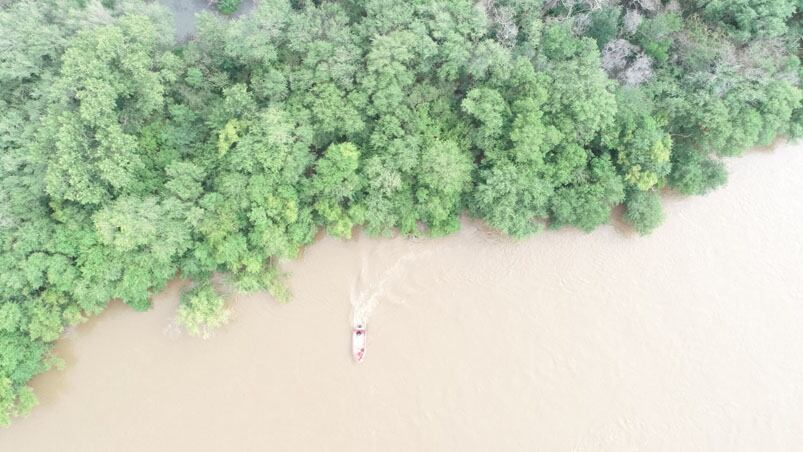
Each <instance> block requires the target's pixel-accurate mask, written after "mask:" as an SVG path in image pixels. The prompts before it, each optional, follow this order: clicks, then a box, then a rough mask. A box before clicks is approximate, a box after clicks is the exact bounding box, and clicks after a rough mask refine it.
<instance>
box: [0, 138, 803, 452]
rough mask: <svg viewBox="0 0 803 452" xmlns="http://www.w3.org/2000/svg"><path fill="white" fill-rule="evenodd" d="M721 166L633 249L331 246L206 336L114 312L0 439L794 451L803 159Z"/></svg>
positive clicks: (170, 302)
mask: <svg viewBox="0 0 803 452" xmlns="http://www.w3.org/2000/svg"><path fill="white" fill-rule="evenodd" d="M728 166H729V168H730V173H731V175H730V182H729V184H728V186H727V187H725V188H723V189H720V190H718V191H716V192H714V193H711V194H710V195H708V196H705V197H694V198H675V197H670V198H668V199H667V200H666V203H665V205H666V213H667V219H666V222H665V224H664V225H663V226H662V227H661V228H659V229H658V230H657V231H655V232H654V233H653V234H652V235H650V236H648V237H639V236H637V235H634V234H633V233H632V232H630V231H629V230H628V229H627V228H626V227H625V226H623V225H622V224H620V223H618V222H617V223H615V224H613V225H611V226H605V227H602V228H600V229H598V230H597V231H595V232H593V233H590V234H584V233H582V232H578V231H575V230H568V229H566V230H560V231H547V232H545V233H542V234H540V235H538V236H535V237H533V238H531V239H528V240H525V241H520V242H514V241H511V240H508V239H504V238H501V237H499V236H498V235H496V234H493V233H490V232H488V231H487V230H486V229H484V228H483V227H480V226H478V225H476V224H474V223H471V222H466V223H465V225H464V227H463V230H462V231H461V232H460V233H459V234H457V235H454V236H451V237H447V238H443V239H437V240H423V239H422V240H410V239H400V238H395V239H372V238H368V237H365V236H362V235H361V236H359V237H357V238H356V239H354V240H351V241H340V240H336V239H332V238H324V239H322V240H320V241H318V242H316V243H315V244H314V245H312V246H310V247H309V248H307V249H306V251H305V252H304V254H303V256H302V257H301V259H299V260H298V261H294V262H287V263H285V264H284V268H285V269H286V270H287V271H288V272H289V273H290V275H289V283H290V286H291V288H292V291H293V293H294V295H295V298H294V300H293V301H292V302H291V303H289V304H285V305H281V304H278V303H276V302H274V301H273V300H272V299H271V298H270V297H268V296H267V295H265V294H251V295H241V296H235V297H233V298H232V299H231V300H230V306H231V308H232V309H233V316H232V320H231V322H230V323H229V324H228V325H227V326H225V327H224V328H222V329H221V330H218V331H217V333H216V334H215V335H214V336H213V337H212V338H210V339H207V340H202V339H196V338H192V337H189V336H187V335H186V334H184V333H182V332H181V331H179V330H178V329H177V328H176V326H175V323H174V321H175V311H176V305H177V302H178V293H179V290H180V288H181V286H182V282H180V281H176V282H174V283H173V284H171V285H170V287H169V288H168V290H166V291H165V292H164V293H162V294H161V295H159V296H158V297H156V299H155V300H154V308H153V310H151V311H149V312H147V313H136V312H133V311H131V310H130V309H128V308H126V307H125V306H123V305H120V304H114V305H113V306H112V307H111V308H110V309H109V310H108V311H106V312H105V313H104V314H102V315H100V316H99V317H97V318H95V319H93V320H92V321H90V322H89V323H87V324H84V325H81V326H79V327H78V328H76V329H75V330H73V331H71V332H70V333H68V334H67V335H66V336H65V337H64V338H63V339H62V340H60V341H59V343H58V346H57V348H56V351H57V353H58V354H59V355H61V356H62V357H63V358H64V359H65V360H66V363H67V365H66V367H65V369H64V370H61V371H52V372H49V373H47V374H45V375H42V376H40V377H39V378H37V379H36V380H34V382H33V386H34V388H35V390H36V392H37V394H38V395H39V397H40V399H41V403H40V406H38V407H37V408H35V409H34V411H33V413H32V414H31V415H30V416H28V417H27V418H23V419H18V420H17V421H16V422H15V423H14V424H13V425H12V426H11V427H10V428H7V429H3V430H0V450H2V451H15V452H26V451H59V452H66V451H81V452H89V451H116V452H122V451H267V450H270V451H357V450H365V451H382V452H388V451H483V452H485V451H535V450H544V451H617V452H620V451H667V452H670V451H671V452H675V451H706V452H709V451H762V452H763V451H799V450H800V447H801V444H803V277H802V276H803V249H801V244H802V243H803V227H801V224H803V177H801V175H802V174H803V146H796V147H795V146H783V147H779V148H778V149H776V150H775V151H773V152H768V151H753V152H751V153H748V154H747V155H746V156H745V157H743V158H740V159H735V160H731V161H729V163H728ZM354 318H358V319H362V320H366V321H367V324H368V348H367V356H366V359H365V362H364V363H362V364H360V365H357V364H355V363H354V362H353V361H352V359H351V356H350V339H351V338H350V326H351V323H352V320H353V319H354Z"/></svg>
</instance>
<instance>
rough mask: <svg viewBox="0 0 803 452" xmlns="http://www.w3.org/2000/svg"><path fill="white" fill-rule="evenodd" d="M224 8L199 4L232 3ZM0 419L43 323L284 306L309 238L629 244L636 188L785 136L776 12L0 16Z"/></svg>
mask: <svg viewBox="0 0 803 452" xmlns="http://www.w3.org/2000/svg"><path fill="white" fill-rule="evenodd" d="M239 4H240V2H239V1H220V2H218V5H217V6H218V9H219V10H220V11H222V12H224V13H226V14H229V13H231V12H233V11H234V10H235V9H236V8H237V6H238V5H239ZM0 7H2V9H1V10H0V31H1V32H0V49H2V53H0V424H7V423H8V422H10V419H11V418H12V417H14V416H16V415H20V414H22V413H25V412H26V411H27V410H29V409H30V407H31V406H33V405H34V404H35V397H34V394H33V392H32V390H31V389H30V387H29V386H28V382H29V381H30V380H31V378H33V377H34V376H35V375H37V374H39V373H41V372H43V371H45V370H47V369H49V368H51V367H52V366H54V365H56V364H57V363H58V360H57V359H56V358H55V357H54V356H52V354H51V352H50V350H51V346H52V344H53V342H54V341H55V340H56V339H58V337H59V336H60V335H61V333H62V332H63V330H64V328H65V327H67V326H70V325H74V324H76V323H79V322H82V321H83V320H85V319H86V318H87V317H88V316H90V315H94V314H98V313H99V312H101V311H102V310H103V309H104V308H105V307H106V306H107V305H108V303H109V301H110V300H112V299H118V300H122V301H123V302H125V303H127V304H128V305H130V306H131V307H133V308H134V309H137V310H145V309H148V308H149V306H150V301H149V300H150V297H151V295H153V294H154V293H156V292H158V291H159V290H161V289H162V288H163V287H165V285H166V283H167V282H168V281H169V280H171V279H173V278H175V277H176V276H182V277H184V278H188V279H191V280H192V281H193V285H192V287H191V288H190V289H189V290H188V292H187V293H186V294H185V295H184V297H183V298H182V302H181V306H180V308H179V321H180V322H181V323H182V324H183V325H184V326H185V327H186V328H187V329H188V331H189V332H190V333H195V334H199V335H205V334H207V333H208V330H209V328H213V327H214V326H216V325H219V324H222V323H225V322H226V320H227V319H228V311H227V309H226V307H225V304H224V299H223V298H222V297H221V294H220V293H218V292H217V291H216V289H215V287H214V286H213V285H211V284H210V283H209V280H210V277H211V276H212V275H213V274H215V273H222V274H225V275H227V280H228V283H229V285H230V286H231V287H232V288H235V289H236V290H240V291H258V290H268V291H271V292H272V293H273V294H274V295H275V296H276V297H277V298H279V299H282V300H284V299H286V298H287V297H288V295H289V294H287V292H286V290H285V289H284V288H283V286H282V284H281V279H280V277H279V275H280V271H279V269H278V268H277V266H276V262H277V259H278V258H292V257H294V256H296V255H297V254H298V253H299V251H300V250H301V248H302V247H303V246H305V245H307V244H309V243H310V242H311V241H312V240H313V239H314V237H315V236H316V234H317V233H318V232H319V231H320V230H325V231H326V232H328V233H329V234H331V235H334V236H337V237H342V238H344V239H347V238H349V237H351V234H352V231H353V230H354V228H355V227H361V228H363V229H364V230H365V231H367V232H368V233H370V234H378V235H388V234H391V233H394V232H398V233H400V234H404V235H414V236H440V235H444V234H449V233H452V232H455V231H456V230H458V228H459V227H460V218H461V215H464V214H467V215H469V216H471V217H472V218H475V219H477V220H480V221H483V222H485V223H487V224H488V225H490V226H491V227H493V228H495V229H497V230H499V231H501V232H502V233H504V234H507V235H510V236H513V237H524V236H527V235H530V234H533V233H536V232H537V231H539V230H541V229H543V228H545V227H550V228H557V227H564V226H570V227H576V228H580V229H582V230H585V231H590V230H592V229H594V228H595V227H597V226H599V225H601V224H605V223H608V222H609V221H610V219H611V215H612V210H613V209H614V208H616V207H617V206H620V205H622V206H624V215H623V218H624V219H625V220H626V221H627V222H629V223H630V224H632V226H633V228H634V229H635V230H636V231H638V232H639V233H643V234H646V233H649V232H650V231H651V230H653V229H654V228H655V227H657V226H658V225H659V224H660V222H661V220H662V218H663V213H662V212H661V198H660V194H661V192H662V191H665V190H672V191H676V192H678V193H682V194H704V193H706V192H708V191H710V190H712V189H714V188H716V187H718V186H720V185H722V184H723V183H724V182H725V180H726V176H727V175H726V172H725V168H724V165H723V162H722V159H723V158H724V157H731V156H738V155H739V154H741V153H743V152H744V151H745V150H746V149H748V148H750V147H752V146H756V145H767V144H770V143H772V142H773V141H774V140H775V139H776V138H778V137H790V138H795V137H799V136H801V135H803V104H801V97H802V96H801V76H803V68H801V64H800V56H801V34H802V33H803V22H801V15H802V14H803V2H801V1H799V0H774V1H766V0H732V1H717V0H680V1H676V0H671V1H662V0H480V1H474V0H413V1H406V2H400V1H396V0H393V1H391V0H332V1H309V0H293V1H289V0H261V1H259V2H258V6H257V7H256V8H255V9H254V10H253V11H252V12H251V13H249V14H247V15H243V16H241V17H239V18H230V17H228V16H223V15H219V14H217V13H215V12H203V13H201V14H200V15H199V17H198V27H197V31H196V33H195V36H194V37H193V38H192V39H190V40H187V41H184V42H177V41H176V40H175V39H173V38H172V36H174V30H173V25H172V20H171V17H170V14H169V12H168V11H166V10H165V9H163V8H162V7H160V6H159V5H158V4H156V3H152V2H147V1H141V0H103V1H99V0H35V1H34V0H5V1H0Z"/></svg>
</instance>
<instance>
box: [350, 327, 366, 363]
mask: <svg viewBox="0 0 803 452" xmlns="http://www.w3.org/2000/svg"><path fill="white" fill-rule="evenodd" d="M365 339H366V338H365V325H363V324H359V323H358V324H357V325H354V328H353V329H352V330H351V354H352V355H354V361H357V362H358V363H361V362H362V360H363V359H365Z"/></svg>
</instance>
